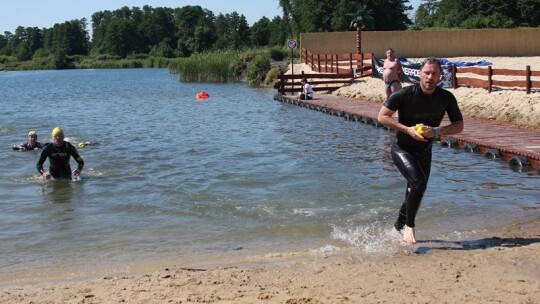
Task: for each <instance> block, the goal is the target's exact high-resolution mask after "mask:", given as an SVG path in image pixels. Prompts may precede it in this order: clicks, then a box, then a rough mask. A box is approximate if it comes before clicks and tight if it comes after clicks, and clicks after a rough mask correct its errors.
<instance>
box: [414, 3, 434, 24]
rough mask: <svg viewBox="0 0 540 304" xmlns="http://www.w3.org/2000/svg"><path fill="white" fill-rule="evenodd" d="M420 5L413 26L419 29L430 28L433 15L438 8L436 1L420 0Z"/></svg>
mask: <svg viewBox="0 0 540 304" xmlns="http://www.w3.org/2000/svg"><path fill="white" fill-rule="evenodd" d="M422 2H423V3H422V4H420V6H419V7H418V9H417V10H416V13H415V18H414V24H415V25H418V26H421V27H432V26H433V24H434V15H435V13H436V12H437V9H438V7H439V2H440V1H438V0H422Z"/></svg>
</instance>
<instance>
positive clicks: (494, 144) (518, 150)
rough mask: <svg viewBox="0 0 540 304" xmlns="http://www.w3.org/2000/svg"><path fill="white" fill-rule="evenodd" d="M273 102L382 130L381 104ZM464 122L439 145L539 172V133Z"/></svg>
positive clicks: (329, 98) (320, 99) (327, 99)
mask: <svg viewBox="0 0 540 304" xmlns="http://www.w3.org/2000/svg"><path fill="white" fill-rule="evenodd" d="M274 99H276V100H279V101H281V102H287V103H291V104H294V105H298V106H302V107H306V108H309V109H312V110H316V111H321V112H324V113H328V114H331V115H335V116H339V117H343V118H345V119H347V120H352V121H359V122H362V123H365V124H369V125H373V126H375V127H383V126H382V125H381V124H380V123H379V122H378V121H377V115H378V114H379V110H380V109H381V106H382V105H381V104H375V103H370V102H364V101H361V100H358V99H350V98H346V97H341V96H335V95H331V94H318V95H316V97H315V99H313V100H299V99H298V98H297V97H296V96H292V95H281V94H276V95H275V96H274ZM463 119H464V122H465V127H464V129H463V132H461V133H459V134H456V135H451V136H444V137H443V138H441V142H440V143H441V145H442V146H445V147H449V148H457V149H463V150H465V151H467V152H476V153H482V154H483V155H484V156H485V157H487V158H491V159H503V160H506V161H508V162H509V165H510V167H511V168H513V169H517V170H520V171H521V170H524V171H527V170H530V169H532V170H536V171H537V172H538V173H540V130H532V129H527V128H520V127H517V126H512V125H509V124H501V123H497V122H494V121H491V120H484V119H475V118H470V117H466V116H464V118H463ZM445 121H447V118H446V117H445ZM443 124H444V121H443Z"/></svg>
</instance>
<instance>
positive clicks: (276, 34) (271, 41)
mask: <svg viewBox="0 0 540 304" xmlns="http://www.w3.org/2000/svg"><path fill="white" fill-rule="evenodd" d="M287 37H289V36H288V35H287V29H286V25H285V22H283V19H282V18H281V17H279V16H275V17H274V18H273V19H272V21H270V36H269V37H268V45H270V46H282V45H285V42H286V41H287Z"/></svg>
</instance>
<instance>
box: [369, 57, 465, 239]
mask: <svg viewBox="0 0 540 304" xmlns="http://www.w3.org/2000/svg"><path fill="white" fill-rule="evenodd" d="M441 72H442V70H441V64H440V62H439V60H437V59H435V58H428V59H426V60H424V62H422V65H421V66H420V84H416V85H412V86H408V87H406V88H404V89H401V90H399V91H397V92H395V93H393V94H392V95H391V96H390V97H389V98H388V100H387V101H386V102H385V104H384V106H383V107H382V108H381V110H380V112H379V115H378V120H379V122H380V123H382V124H383V125H385V126H387V127H389V128H392V129H394V130H396V131H397V132H396V138H397V141H396V142H394V143H393V144H392V148H391V154H392V160H393V161H394V164H395V165H396V167H397V168H398V169H399V171H400V172H401V174H402V175H403V176H404V177H405V179H406V180H407V188H406V192H405V200H404V202H403V204H402V205H401V208H400V210H399V214H398V218H397V221H396V223H395V224H394V227H395V229H396V230H397V231H398V232H400V233H401V232H402V230H403V239H404V241H405V242H406V243H408V244H415V243H416V236H415V230H414V227H415V218H416V213H417V211H418V209H419V207H420V203H421V201H422V197H423V196H424V192H425V190H426V188H427V183H428V179H429V173H430V170H431V150H432V143H433V141H434V140H436V139H438V138H439V137H440V136H441V135H452V134H456V133H459V132H461V131H462V130H463V117H462V115H461V111H460V109H459V106H458V103H457V101H456V98H455V97H454V95H453V94H452V93H451V92H449V91H447V90H445V89H443V88H440V87H438V86H437V83H438V81H439V79H440V77H441ZM396 111H398V114H399V117H398V119H397V120H396V119H394V118H393V117H392V116H393V115H394V113H395V112H396ZM445 113H447V114H448V118H449V119H450V124H447V125H445V126H439V125H440V124H441V121H442V119H443V117H444V115H445ZM417 124H423V128H418V129H417V127H416V125H417Z"/></svg>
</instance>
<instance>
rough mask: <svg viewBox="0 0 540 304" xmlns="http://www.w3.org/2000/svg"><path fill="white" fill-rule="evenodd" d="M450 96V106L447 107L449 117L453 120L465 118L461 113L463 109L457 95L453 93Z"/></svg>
mask: <svg viewBox="0 0 540 304" xmlns="http://www.w3.org/2000/svg"><path fill="white" fill-rule="evenodd" d="M450 96H451V98H450V100H449V102H448V108H447V109H446V113H448V119H450V121H451V122H454V121H460V120H463V115H461V110H460V109H459V106H458V103H457V100H456V97H455V96H454V95H453V94H450Z"/></svg>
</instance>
